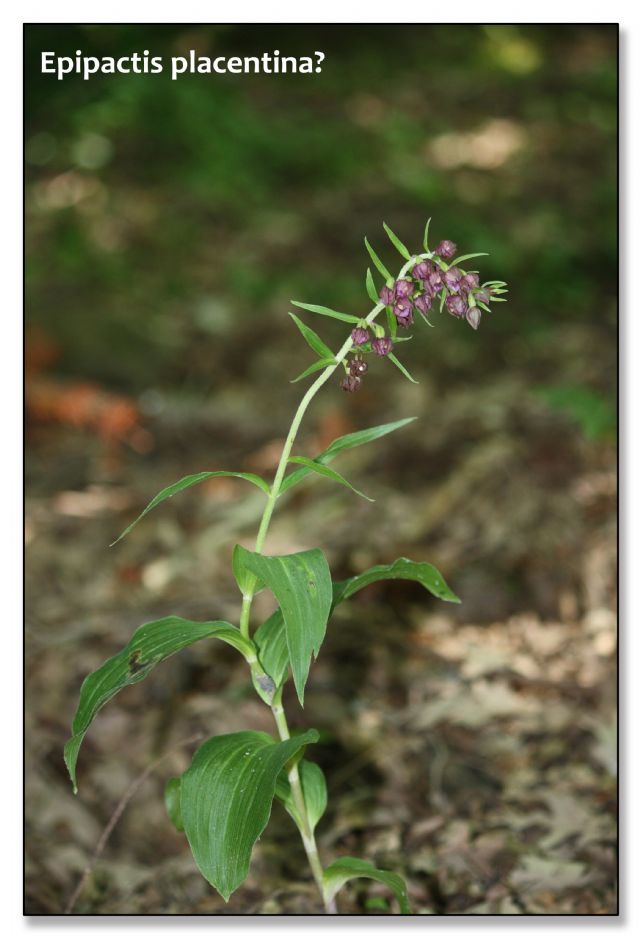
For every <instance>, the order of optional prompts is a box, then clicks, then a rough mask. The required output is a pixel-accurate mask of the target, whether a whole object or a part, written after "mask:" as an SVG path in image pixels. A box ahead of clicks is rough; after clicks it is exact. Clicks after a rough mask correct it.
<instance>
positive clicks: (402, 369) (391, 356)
mask: <svg viewBox="0 0 640 937" xmlns="http://www.w3.org/2000/svg"><path fill="white" fill-rule="evenodd" d="M387 358H388V359H389V361H391V362H392V363H393V364H395V366H396V368H397V369H398V371H400V372H401V373H402V374H404V376H405V377H406V379H407V380H408V381H411V383H412V384H417V383H418V381H416V379H415V378H414V377H411V375H410V374H409V372H408V371H407V369H406V368H405V366H404V365H403V364H401V363H400V362H399V361H398V359H397V358H396V356H395V355H394V354H391V353H389V354H388V355H387Z"/></svg>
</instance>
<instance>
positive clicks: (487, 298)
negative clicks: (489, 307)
mask: <svg viewBox="0 0 640 937" xmlns="http://www.w3.org/2000/svg"><path fill="white" fill-rule="evenodd" d="M473 295H474V296H475V298H476V300H477V301H478V302H479V303H489V302H491V290H488V289H486V287H485V288H484V289H482V290H477V291H476V292H475V293H474V294H473Z"/></svg>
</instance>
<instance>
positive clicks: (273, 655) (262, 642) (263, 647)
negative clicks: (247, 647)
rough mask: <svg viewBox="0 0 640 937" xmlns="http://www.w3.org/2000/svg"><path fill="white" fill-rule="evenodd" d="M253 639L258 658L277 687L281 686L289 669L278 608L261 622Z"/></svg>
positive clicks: (285, 639) (285, 635)
mask: <svg viewBox="0 0 640 937" xmlns="http://www.w3.org/2000/svg"><path fill="white" fill-rule="evenodd" d="M253 641H254V644H255V646H256V647H257V648H258V659H259V661H260V663H261V664H262V667H263V668H264V670H265V672H266V673H268V674H269V676H270V677H271V679H272V680H273V682H274V684H275V686H276V689H277V688H278V687H280V686H281V684H282V682H283V681H284V679H285V677H286V676H287V671H288V669H289V651H288V649H287V633H286V631H285V627H284V619H283V617H282V612H281V611H280V609H279V608H277V609H276V610H275V612H274V613H273V615H270V616H269V618H267V620H266V621H263V622H262V624H261V625H260V627H259V628H258V629H257V630H256V632H255V634H254V636H253Z"/></svg>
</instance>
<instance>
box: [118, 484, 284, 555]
mask: <svg viewBox="0 0 640 937" xmlns="http://www.w3.org/2000/svg"><path fill="white" fill-rule="evenodd" d="M220 477H231V478H244V480H245V481H248V482H251V483H252V484H253V485H256V486H257V487H258V488H260V490H261V491H264V493H265V494H266V495H268V494H269V485H268V484H267V483H266V481H265V480H264V478H260V476H259V475H254V474H253V473H252V472H198V473H197V475H185V477H184V478H181V479H180V481H177V482H174V483H173V485H169V487H168V488H163V489H162V491H160V492H158V494H157V495H156V496H155V498H153V499H152V500H151V501H150V502H149V504H148V505H147V506H146V508H145V509H144V511H143V512H142V514H139V515H138V517H136V519H135V520H134V521H133V522H132V523H131V524H129V526H128V527H126V528H125V529H124V530H123V531H122V533H121V534H120V536H119V537H117V538H116V539H115V540H114V541H113V543H111V544H110V546H112V547H113V546H115V545H116V543H119V542H120V541H121V540H122V538H123V537H126V536H127V534H128V533H130V532H131V531H132V530H133V528H134V527H135V526H136V524H137V523H138V522H139V521H141V520H142V518H143V517H144V516H145V514H148V513H149V511H151V510H153V508H155V507H156V506H157V505H158V504H160V503H161V502H162V501H166V500H167V498H172V497H173V496H174V495H177V494H178V492H179V491H184V490H185V488H191V486H192V485H198V484H199V483H200V482H204V481H206V480H207V479H208V478H220Z"/></svg>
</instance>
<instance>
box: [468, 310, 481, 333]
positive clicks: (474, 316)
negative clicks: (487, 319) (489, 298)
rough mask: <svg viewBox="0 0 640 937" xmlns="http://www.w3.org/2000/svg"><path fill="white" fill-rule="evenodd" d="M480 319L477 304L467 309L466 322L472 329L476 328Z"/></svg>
mask: <svg viewBox="0 0 640 937" xmlns="http://www.w3.org/2000/svg"><path fill="white" fill-rule="evenodd" d="M481 319H482V313H481V312H480V310H479V309H478V307H477V306H473V308H471V309H467V322H468V323H469V325H470V326H471V328H472V329H477V328H478V326H479V325H480V320H481Z"/></svg>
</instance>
